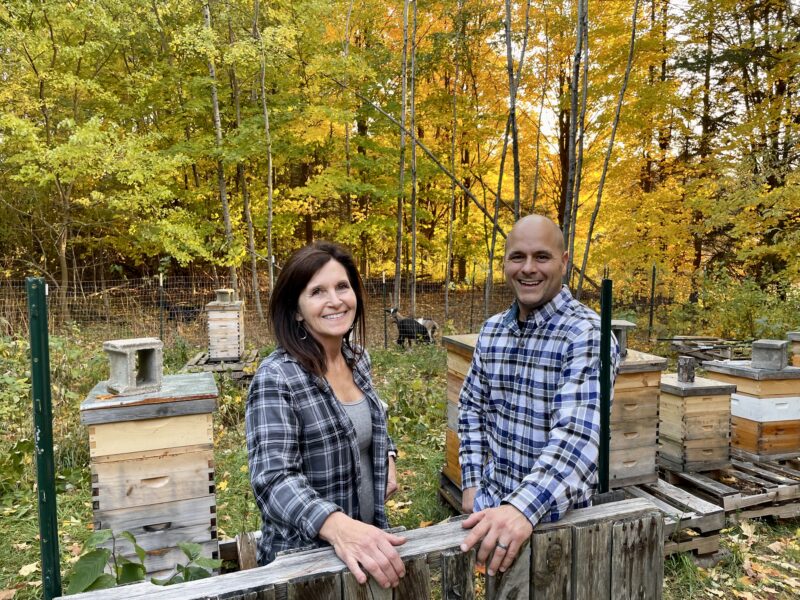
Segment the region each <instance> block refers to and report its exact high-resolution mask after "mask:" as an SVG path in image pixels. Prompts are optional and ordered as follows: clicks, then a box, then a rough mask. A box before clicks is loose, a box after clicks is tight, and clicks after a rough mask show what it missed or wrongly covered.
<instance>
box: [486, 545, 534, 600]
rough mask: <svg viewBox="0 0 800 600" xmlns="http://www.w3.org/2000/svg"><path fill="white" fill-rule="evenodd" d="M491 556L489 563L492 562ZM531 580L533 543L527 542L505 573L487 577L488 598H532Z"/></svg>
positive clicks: (496, 599) (523, 599) (498, 599)
mask: <svg viewBox="0 0 800 600" xmlns="http://www.w3.org/2000/svg"><path fill="white" fill-rule="evenodd" d="M491 560H492V559H491V558H490V559H489V560H488V561H487V564H489V563H491ZM530 581H531V545H530V543H528V542H526V543H525V546H524V547H523V548H522V550H521V551H520V553H519V555H518V556H517V558H516V560H515V561H514V564H512V565H511V568H510V569H508V570H507V571H506V572H505V573H500V572H498V573H495V575H493V576H491V575H487V577H486V600H501V599H506V598H514V599H515V600H528V599H529V598H530V593H531V590H530V587H531V586H530Z"/></svg>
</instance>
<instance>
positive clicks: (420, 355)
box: [0, 337, 800, 600]
mask: <svg viewBox="0 0 800 600" xmlns="http://www.w3.org/2000/svg"><path fill="white" fill-rule="evenodd" d="M59 344H61V345H58V344H57V345H56V346H55V351H53V350H51V360H54V362H56V363H57V365H58V369H57V371H55V372H54V382H53V384H54V388H56V389H57V390H58V392H57V395H56V396H55V398H57V402H58V410H57V411H56V416H57V419H58V421H57V424H56V427H55V430H56V438H57V443H58V444H59V450H58V451H57V465H58V466H57V470H58V473H59V476H60V478H59V480H58V487H59V494H58V499H57V500H58V525H59V548H60V552H61V568H62V573H64V574H66V573H67V572H68V571H69V568H70V564H71V562H74V561H75V560H76V559H77V555H78V554H79V553H80V551H81V545H82V543H83V541H84V540H85V539H86V538H87V537H88V535H89V534H90V533H91V522H92V507H91V485H90V478H89V474H88V473H89V468H88V440H87V438H86V433H85V429H84V428H83V427H82V426H81V425H80V424H79V423H78V420H77V415H78V412H79V411H78V405H79V404H80V401H81V400H82V399H83V398H84V397H85V394H86V393H87V392H88V390H89V389H90V388H91V387H92V386H93V385H94V384H95V383H96V382H97V381H98V380H99V379H102V378H104V377H105V373H104V369H103V362H102V360H101V359H102V356H101V354H98V355H97V356H95V355H94V353H100V350H99V348H97V347H96V346H91V348H92V354H91V356H88V357H87V353H86V350H85V348H86V344H84V343H83V342H82V341H81V340H80V338H79V337H76V339H74V340H71V341H64V342H59ZM6 350H8V348H6ZM193 350H195V349H193V348H191V347H189V346H188V345H183V346H182V347H180V348H178V349H176V350H175V351H174V352H171V353H170V354H169V356H168V360H167V368H168V369H169V370H173V371H174V370H176V369H177V368H179V367H180V366H181V365H182V362H181V361H182V360H183V359H184V357H186V356H191V355H192V354H193ZM3 351H4V346H3V345H2V339H0V359H2V358H7V359H8V360H9V361H11V362H10V363H9V364H12V363H13V362H14V361H16V363H18V366H17V367H16V368H17V369H18V371H19V372H20V373H24V372H25V369H26V366H25V364H24V360H23V359H25V356H24V353H19V352H16V351H15V352H16V353H14V352H11V350H9V352H8V353H7V354H6V355H4V354H3ZM54 354H55V356H53V355H54ZM20 356H21V357H22V358H20ZM8 357H11V358H8ZM371 357H372V363H373V379H374V383H375V385H376V388H377V389H378V391H379V394H380V396H381V398H383V400H384V401H385V402H387V404H388V405H389V415H390V419H389V428H390V433H391V435H392V436H393V438H394V440H395V441H396V443H397V445H398V449H399V457H398V479H399V484H400V490H399V492H398V494H396V495H395V496H394V497H393V498H392V499H391V500H390V502H389V503H388V512H389V517H390V520H391V523H392V525H395V526H397V525H401V526H404V527H406V528H408V529H412V528H417V527H424V526H426V525H429V524H433V523H436V522H439V521H441V520H443V519H445V518H447V517H449V516H450V515H451V514H452V513H451V511H450V509H449V508H448V507H447V506H445V505H444V504H443V503H442V501H441V500H440V499H439V495H438V485H439V472H440V469H441V467H442V464H443V463H444V431H445V423H446V416H445V409H446V404H445V388H446V385H445V373H446V356H445V352H444V350H443V349H442V348H441V347H436V346H420V347H416V348H414V349H413V350H410V351H401V350H396V349H389V350H382V349H378V350H373V351H372V352H371ZM16 363H14V364H16ZM13 368H15V367H13V366H7V365H6V364H5V363H2V362H0V375H2V374H3V373H4V369H13ZM6 389H8V388H6ZM21 389H22V388H21ZM219 389H220V396H219V402H218V408H217V411H216V412H215V415H214V422H215V432H214V437H215V471H216V477H215V480H216V491H217V515H218V521H217V524H218V530H219V534H220V537H224V536H228V537H234V536H235V535H236V534H238V533H240V532H243V531H254V530H256V529H258V528H259V521H260V516H259V514H258V509H257V507H256V505H255V501H254V499H253V495H252V492H251V490H250V484H249V474H248V471H247V451H246V443H245V437H244V424H243V416H244V398H245V394H246V390H245V389H242V388H240V387H238V386H237V385H235V384H233V383H230V382H229V381H227V380H222V381H220V382H219ZM19 393H21V392H18V393H16V396H18V395H19ZM2 394H3V392H2V390H0V412H2V411H3V410H5V409H7V408H9V407H12V408H13V411H12V412H11V413H8V412H5V413H3V418H4V419H5V421H6V428H5V431H4V432H3V433H2V434H0V457H2V456H6V455H8V454H9V452H10V450H11V448H12V447H13V444H14V443H17V442H19V440H20V439H21V438H23V437H24V436H25V435H26V434H27V435H28V436H29V435H30V434H29V433H28V429H27V427H29V425H27V423H30V414H29V411H30V402H29V401H26V402H24V403H20V402H19V401H18V400H19V399H18V398H17V397H16V396H15V397H14V398H11V397H10V396H8V395H6V396H3V395H2ZM20 410H24V411H25V412H24V413H23V414H16V413H15V412H14V411H17V412H18V411H20ZM13 423H19V426H16V425H13V426H12V425H11V424H13ZM9 464H10V463H9ZM15 464H16V463H15ZM9 477H10V475H9ZM13 477H14V478H15V479H14V480H13V481H4V479H3V473H0V484H4V483H5V485H0V536H1V537H2V539H3V543H2V544H0V594H2V593H3V591H4V590H14V591H15V595H14V596H13V598H14V599H15V600H32V599H34V598H40V597H41V593H42V592H41V584H40V581H41V571H40V568H41V567H40V564H39V543H38V523H37V508H36V493H35V489H34V482H35V470H34V467H33V463H32V460H31V457H30V453H25V454H24V460H23V464H22V465H21V466H20V471H19V473H16V474H14V475H13ZM798 537H800V519H794V520H786V521H782V522H777V523H773V522H770V521H769V520H764V521H760V522H745V523H743V524H742V525H739V526H735V527H732V528H730V529H728V530H725V532H724V535H723V541H722V545H723V547H724V548H725V550H726V552H727V554H726V556H725V558H724V559H723V560H722V561H721V562H720V563H719V564H717V565H716V566H714V567H709V568H702V567H698V566H697V565H696V564H695V562H694V561H693V560H692V558H691V557H690V556H688V555H685V554H684V555H676V556H672V557H670V558H668V559H667V561H666V562H665V580H664V597H665V598H666V599H668V600H685V599H687V598H737V597H738V598H764V599H767V598H776V599H782V598H796V597H798V593H799V592H800V545H799V543H798ZM67 583H68V581H67V577H66V575H64V577H63V587H64V589H66V586H67ZM7 593H10V592H7ZM0 597H9V596H8V595H7V596H0Z"/></svg>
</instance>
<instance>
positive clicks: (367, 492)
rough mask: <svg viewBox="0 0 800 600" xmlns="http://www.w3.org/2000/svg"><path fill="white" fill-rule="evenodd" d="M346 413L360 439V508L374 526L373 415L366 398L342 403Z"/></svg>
mask: <svg viewBox="0 0 800 600" xmlns="http://www.w3.org/2000/svg"><path fill="white" fill-rule="evenodd" d="M342 407H343V408H344V412H345V413H346V414H347V416H348V417H350V421H352V423H353V427H355V430H356V437H357V438H358V450H359V455H360V458H361V485H360V486H359V487H358V506H359V508H360V512H361V520H362V521H363V522H364V523H369V524H370V525H372V524H373V523H372V522H373V520H374V518H375V487H374V486H373V481H372V480H373V473H372V415H371V414H370V412H369V404H368V403H367V398H366V396H362V397H361V400H358V401H357V402H352V403H350V404H345V403H342Z"/></svg>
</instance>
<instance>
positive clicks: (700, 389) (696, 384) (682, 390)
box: [661, 373, 736, 398]
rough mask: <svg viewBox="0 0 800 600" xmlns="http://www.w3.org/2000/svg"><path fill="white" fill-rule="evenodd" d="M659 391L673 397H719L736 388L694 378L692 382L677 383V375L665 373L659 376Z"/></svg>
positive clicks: (702, 378)
mask: <svg viewBox="0 0 800 600" xmlns="http://www.w3.org/2000/svg"><path fill="white" fill-rule="evenodd" d="M661 391H662V392H665V393H667V394H672V395H673V396H680V397H681V398H685V397H688V396H721V395H724V394H733V393H734V392H735V391H736V386H735V385H733V384H730V383H720V382H719V381H714V380H713V379H706V378H705V377H695V378H694V381H678V375H677V373H665V374H664V375H662V376H661Z"/></svg>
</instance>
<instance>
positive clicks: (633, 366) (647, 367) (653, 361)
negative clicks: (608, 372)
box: [619, 348, 667, 373]
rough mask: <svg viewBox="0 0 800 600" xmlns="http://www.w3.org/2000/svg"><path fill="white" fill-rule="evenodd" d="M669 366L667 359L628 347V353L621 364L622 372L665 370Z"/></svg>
mask: <svg viewBox="0 0 800 600" xmlns="http://www.w3.org/2000/svg"><path fill="white" fill-rule="evenodd" d="M666 368H667V359H666V358H663V357H661V356H656V355H655V354H647V353H646V352H639V351H638V350H634V349H632V348H628V354H626V355H625V358H624V359H623V360H622V363H621V364H620V366H619V372H620V373H644V372H647V371H663V370H664V369H666Z"/></svg>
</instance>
